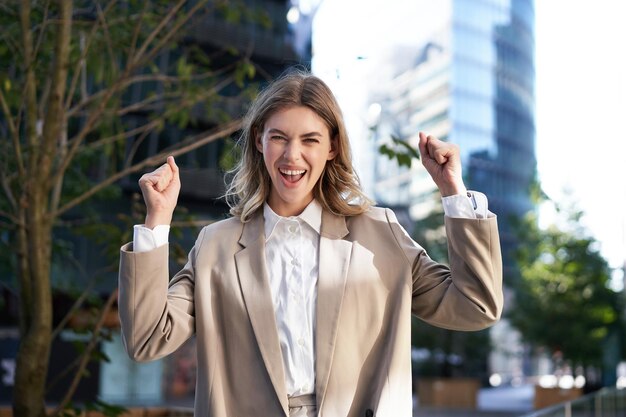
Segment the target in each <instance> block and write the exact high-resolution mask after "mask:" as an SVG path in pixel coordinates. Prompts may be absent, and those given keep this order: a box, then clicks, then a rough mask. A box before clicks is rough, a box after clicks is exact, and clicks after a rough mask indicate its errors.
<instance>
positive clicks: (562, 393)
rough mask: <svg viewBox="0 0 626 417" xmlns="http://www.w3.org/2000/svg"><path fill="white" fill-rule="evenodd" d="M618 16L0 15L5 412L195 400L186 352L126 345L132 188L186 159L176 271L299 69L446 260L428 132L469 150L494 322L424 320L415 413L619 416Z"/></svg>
mask: <svg viewBox="0 0 626 417" xmlns="http://www.w3.org/2000/svg"><path fill="white" fill-rule="evenodd" d="M625 18H626V6H625V5H624V3H623V2H621V1H620V0H596V1H593V2H592V1H590V0H573V1H565V0H558V1H557V0H553V1H536V2H535V1H532V0H442V1H437V2H433V1H425V0H385V1H382V0H380V1H378V0H369V1H356V0H287V1H284V0H240V1H204V2H203V1H180V2H170V1H158V0H146V1H112V2H98V1H95V0H91V1H87V0H86V1H81V2H78V1H75V2H73V3H72V2H69V1H59V2H54V3H53V2H46V1H34V2H32V1H30V2H29V1H22V2H20V1H17V0H10V1H9V2H6V3H3V4H2V5H0V23H1V24H2V27H3V33H2V35H0V105H1V110H2V112H0V137H1V138H2V145H1V146H2V152H0V161H1V166H0V168H1V169H0V175H1V178H0V179H1V180H2V186H3V187H2V193H0V227H1V229H0V245H2V250H1V251H0V285H1V286H0V291H1V296H2V297H1V298H0V311H1V313H0V407H2V406H4V407H5V408H3V409H6V408H9V407H10V406H11V403H12V402H13V404H14V405H15V404H18V403H19V404H22V405H23V406H24V407H25V408H24V410H26V409H29V407H31V406H28V403H29V402H30V401H34V403H33V404H35V405H32V407H31V408H32V409H37V407H40V405H41V404H42V402H43V401H44V399H45V400H46V404H48V405H50V406H51V407H52V410H51V413H56V414H57V415H61V414H62V413H63V412H70V411H68V410H73V411H71V412H73V413H75V414H79V413H80V412H81V411H82V410H96V411H99V412H101V413H103V414H106V415H117V414H120V413H122V412H123V411H124V407H127V408H133V407H152V408H154V409H159V410H163V409H166V408H167V409H172V408H173V407H183V408H185V407H191V406H192V405H193V396H194V385H195V345H194V341H193V340H190V341H189V342H188V343H187V344H186V345H184V346H183V348H181V349H180V350H179V351H177V352H176V353H174V354H173V355H170V356H169V357H167V358H164V359H162V360H159V361H156V362H152V363H146V364H138V363H134V362H132V361H130V360H129V359H128V357H127V355H126V353H125V352H124V348H123V346H122V343H121V339H120V334H119V322H118V320H117V310H116V305H115V303H116V287H117V282H116V280H117V270H116V268H117V262H118V259H119V258H118V251H119V247H120V246H121V245H122V244H123V243H125V242H127V241H129V240H131V239H132V237H131V236H132V225H133V224H139V223H142V222H143V217H144V215H145V212H144V208H143V207H142V200H141V195H140V192H139V188H138V186H137V180H138V178H139V176H140V175H141V173H143V172H145V171H147V170H149V169H151V167H153V166H156V165H159V164H161V163H162V162H163V160H164V159H165V156H166V155H169V154H174V155H176V156H177V161H178V163H179V165H180V166H181V179H182V184H183V186H182V190H181V197H180V202H179V209H178V210H177V213H176V218H175V219H174V223H173V228H172V232H171V238H170V240H171V241H172V244H171V252H172V270H174V269H175V268H177V267H180V265H181V264H182V263H184V262H185V260H186V254H187V252H188V251H189V250H190V248H191V246H192V245H193V242H194V240H195V236H196V235H197V233H198V231H199V229H200V227H202V226H203V225H205V224H208V223H210V222H213V221H216V220H219V219H222V218H224V217H226V215H227V212H228V209H227V206H226V205H225V203H224V201H223V199H222V198H221V195H222V194H223V192H224V175H225V174H224V173H225V172H226V171H227V170H228V169H230V168H232V166H233V163H234V161H235V160H236V158H237V156H238V148H237V146H236V143H235V142H236V139H237V132H238V130H239V127H240V125H241V124H240V123H241V121H240V117H241V116H242V115H243V113H244V111H245V109H246V108H247V106H248V104H249V103H250V100H251V99H252V98H253V97H254V95H255V94H256V92H257V91H258V89H259V88H262V87H263V86H264V85H265V84H267V82H269V81H270V80H272V79H273V78H275V77H277V76H279V75H280V74H281V73H283V72H284V71H285V70H286V69H288V68H290V67H292V66H300V67H304V68H308V69H310V70H311V71H312V72H313V73H314V74H316V75H318V76H319V77H321V78H322V79H323V80H324V81H326V82H327V83H328V84H329V85H330V86H331V88H332V89H333V91H334V92H335V94H336V96H337V98H338V100H339V102H340V104H341V106H342V109H343V112H344V116H345V118H346V121H347V124H348V129H349V135H350V140H351V145H352V150H353V157H354V163H355V166H356V169H357V172H358V174H359V176H360V179H361V182H362V185H363V187H364V189H365V190H366V192H367V194H368V195H370V196H371V197H372V198H373V199H375V200H376V201H377V203H378V204H379V205H382V206H388V207H391V208H393V209H394V211H395V212H396V213H397V215H398V218H399V219H400V221H401V223H402V224H403V226H404V227H405V229H406V230H407V231H408V232H409V233H410V234H411V235H412V236H413V237H414V238H415V240H416V241H418V242H419V243H420V244H422V245H423V246H424V247H425V248H426V250H427V251H428V252H429V254H430V255H431V257H433V258H435V259H437V260H439V261H442V262H446V261H447V248H446V241H445V235H444V230H443V209H442V206H441V200H440V196H439V195H438V193H437V192H436V187H435V185H434V183H433V182H432V181H431V180H430V178H429V177H428V175H427V173H426V172H425V170H424V169H423V168H422V167H421V165H420V162H419V160H418V159H417V158H416V155H415V149H416V148H417V134H418V132H420V131H424V132H427V133H429V134H432V135H435V136H437V137H439V138H441V139H443V140H446V141H450V142H453V143H456V144H458V145H459V146H460V148H461V152H462V157H463V167H464V176H465V181H466V184H467V186H468V188H470V189H475V190H478V191H482V192H484V193H485V194H486V195H487V196H488V198H489V206H490V210H491V211H493V212H494V213H496V214H497V215H498V224H499V229H500V237H501V243H502V250H503V257H504V259H503V260H504V266H505V268H504V280H505V296H506V301H505V313H504V317H503V320H502V321H501V322H500V323H498V324H497V325H496V326H494V327H493V328H491V329H489V330H487V331H482V332H452V331H444V330H441V329H436V328H432V327H430V326H428V325H426V324H424V323H422V322H420V321H419V320H418V319H414V323H413V330H414V331H413V336H412V344H413V353H412V355H413V356H412V359H413V375H414V391H415V415H416V416H417V415H442V416H443V415H502V416H517V415H524V414H525V413H530V412H531V411H533V410H534V409H544V408H545V407H548V406H552V405H554V404H557V403H561V402H563V401H571V400H574V399H576V398H578V399H579V400H576V401H578V402H579V403H581V404H582V403H583V402H586V403H585V404H591V402H590V401H599V400H598V398H603V399H606V398H609V400H606V401H612V402H614V403H615V404H618V403H619V402H620V401H621V403H619V404H621V407H622V408H620V409H619V410H621V411H616V414H614V415H623V414H619V412H623V410H624V409H625V408H626V399H624V394H623V391H622V389H623V388H625V387H626V362H624V359H625V358H626V339H625V337H626V324H625V322H624V319H625V312H626V307H625V306H626V304H625V303H624V302H625V301H626V300H625V299H624V280H625V276H626V274H625V272H626V211H625V210H624V207H625V206H626V182H625V181H624V179H625V178H626V156H625V155H626V145H625V143H626V141H625V140H624V139H625V138H624V137H623V135H624V134H623V133H622V131H623V129H622V126H621V125H622V124H623V120H625V119H626V75H624V74H626V58H625V57H624V54H623V52H621V51H622V49H623V47H622V45H621V41H622V40H623V39H626V26H625V25H624V24H623V22H624V19H625ZM64 22H65V23H67V22H71V26H70V25H66V24H65V23H64ZM47 321H49V322H50V324H49V325H47V326H41V323H42V322H44V323H45V322H47ZM38 349H39V350H38ZM48 357H49V358H50V361H49V364H48V360H47V358H48ZM30 364H36V366H33V367H32V368H33V369H30V367H29V365H30ZM29 372H30V373H29ZM35 374H36V375H39V377H37V378H34V377H32V375H35ZM29 375H30V377H29ZM29 384H30V385H29ZM31 385H32V386H31ZM35 387H39V388H35ZM24 392H27V393H29V394H28V395H26V396H24ZM33 393H38V394H36V395H35V394H33ZM25 397H28V399H27V398H25ZM33 398H34V400H33ZM37 401H39V402H37ZM603 401H605V400H603ZM37 404H39V405H37ZM119 407H122V408H119ZM616 407H618V406H617V405H616V406H615V407H614V408H615V409H617V408H616ZM64 410H65V411H64ZM24 415H29V414H24ZM32 415H34V414H32ZM590 415H591V414H590ZM596 415H598V414H596ZM599 415H610V414H599Z"/></svg>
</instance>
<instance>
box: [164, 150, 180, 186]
mask: <svg viewBox="0 0 626 417" xmlns="http://www.w3.org/2000/svg"><path fill="white" fill-rule="evenodd" d="M167 165H169V167H170V169H171V170H172V177H173V179H174V180H176V181H178V180H180V172H179V170H178V165H176V161H175V160H174V157H173V156H171V155H170V156H168V157H167Z"/></svg>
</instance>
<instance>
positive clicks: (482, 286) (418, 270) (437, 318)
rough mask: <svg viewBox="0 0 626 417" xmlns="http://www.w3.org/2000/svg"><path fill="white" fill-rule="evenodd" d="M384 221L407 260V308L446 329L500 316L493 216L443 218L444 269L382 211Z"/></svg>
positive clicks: (475, 326)
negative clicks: (447, 261)
mask: <svg viewBox="0 0 626 417" xmlns="http://www.w3.org/2000/svg"><path fill="white" fill-rule="evenodd" d="M388 221H389V223H390V226H391V229H392V232H393V233H394V236H395V238H396V240H397V242H398V244H399V245H400V248H401V250H402V252H403V253H404V255H405V256H406V258H407V261H408V262H409V265H410V267H411V275H412V298H413V299H412V304H411V305H412V311H413V314H415V315H416V316H418V317H419V318H421V319H422V320H424V321H426V322H428V323H430V324H432V325H435V326H438V327H443V328H447V329H451V330H466V331H468V330H481V329H484V328H486V327H489V326H491V325H493V324H494V323H496V322H497V321H498V320H499V319H500V315H501V314H502V307H503V295H502V255H501V251H500V239H499V235H498V226H497V219H496V217H490V218H487V219H465V218H451V217H446V218H445V228H446V234H447V239H448V254H449V259H450V267H448V266H446V265H443V264H440V263H437V262H435V261H434V260H432V259H431V258H430V257H429V256H428V254H427V253H426V251H425V250H424V249H423V248H422V247H421V246H419V245H418V244H417V243H415V241H413V239H411V237H410V236H409V235H408V234H407V233H406V231H405V230H404V229H403V228H402V227H401V226H400V225H399V223H398V221H397V219H396V217H395V215H394V214H393V212H392V211H391V210H388Z"/></svg>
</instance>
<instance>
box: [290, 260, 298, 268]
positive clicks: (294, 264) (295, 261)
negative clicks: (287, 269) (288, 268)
mask: <svg viewBox="0 0 626 417" xmlns="http://www.w3.org/2000/svg"><path fill="white" fill-rule="evenodd" d="M291 265H293V266H298V260H297V259H296V258H293V259H292V260H291Z"/></svg>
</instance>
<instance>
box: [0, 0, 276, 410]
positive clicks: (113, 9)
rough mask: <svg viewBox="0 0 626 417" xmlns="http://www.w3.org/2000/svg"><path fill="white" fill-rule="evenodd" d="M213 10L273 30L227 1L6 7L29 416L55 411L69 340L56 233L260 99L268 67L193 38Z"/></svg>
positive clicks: (6, 195)
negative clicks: (57, 305) (175, 135)
mask: <svg viewBox="0 0 626 417" xmlns="http://www.w3.org/2000/svg"><path fill="white" fill-rule="evenodd" d="M210 14H219V15H220V16H222V17H223V18H224V19H226V20H228V19H231V20H236V19H244V18H246V19H257V22H258V24H262V25H265V24H267V23H268V22H267V18H266V17H265V15H264V14H262V13H256V12H253V11H250V10H248V9H246V8H243V7H242V6H236V7H235V6H232V5H230V4H229V3H228V2H227V1H219V0H216V1H208V0H197V1H184V0H181V1H176V2H171V1H165V0H144V1H140V0H126V1H117V0H111V1H106V2H103V1H98V0H85V1H79V2H75V3H74V2H73V1H72V0H58V1H31V0H22V1H18V0H9V1H8V2H2V4H1V5H0V25H1V27H2V29H3V30H2V34H1V35H0V138H1V141H0V147H1V149H0V161H1V162H0V183H1V184H2V193H1V194H0V195H1V196H2V198H1V199H0V226H2V229H4V230H6V231H7V232H8V233H7V234H6V235H7V236H8V241H7V242H6V243H8V244H7V246H8V247H9V248H10V249H12V252H11V253H10V254H9V261H10V262H11V265H12V267H13V268H12V269H13V270H14V271H15V276H16V278H17V284H18V288H19V311H20V314H19V316H20V323H19V329H20V346H19V351H18V355H17V364H16V375H15V387H14V402H13V410H14V414H15V415H17V416H25V417H35V416H37V417H39V416H43V415H45V414H46V412H45V409H44V403H45V392H46V386H45V383H46V376H47V373H48V358H49V353H50V346H51V341H52V338H53V337H54V335H56V334H58V329H53V328H52V327H53V326H52V323H53V322H52V317H53V314H54V311H53V305H52V288H51V262H52V261H51V260H52V258H53V252H54V250H53V249H54V242H53V233H54V231H55V228H57V227H58V226H59V224H60V222H61V220H62V218H63V216H64V215H67V214H68V213H69V212H70V211H77V210H78V209H83V208H84V207H86V203H87V202H88V201H89V200H90V199H92V198H93V197H94V196H98V195H101V194H102V193H103V192H106V191H107V190H109V191H110V190H111V189H112V187H113V186H114V185H115V184H116V182H118V181H119V180H120V179H122V178H124V177H126V176H128V175H129V174H131V173H135V172H138V171H141V170H144V169H145V168H146V167H148V166H154V165H156V164H159V163H162V162H163V161H164V159H165V157H166V156H167V155H175V156H176V155H181V154H183V153H185V152H188V151H190V150H193V149H196V148H198V147H200V146H202V145H204V144H207V143H209V142H211V141H214V140H217V139H220V138H224V137H228V136H229V135H231V134H233V133H234V132H236V131H237V130H238V129H239V127H240V121H239V120H229V119H228V117H227V116H228V114H227V112H226V111H224V109H225V108H227V107H228V104H229V102H233V101H237V100H239V101H241V97H247V96H248V95H249V94H250V90H248V89H245V88H243V87H244V81H245V80H246V79H247V78H251V77H254V76H255V67H254V65H253V64H252V63H251V62H250V61H249V59H248V58H247V57H246V56H243V55H241V54H239V53H238V52H237V51H234V50H232V49H225V50H224V51H220V54H221V55H220V57H221V58H222V59H218V57H216V56H215V55H208V54H207V52H206V51H205V50H203V49H202V48H198V47H196V46H194V43H193V42H186V40H187V39H188V38H186V37H185V36H187V37H189V36H191V35H190V33H192V32H191V31H190V29H193V28H194V27H195V25H197V24H198V23H199V22H200V21H201V19H202V18H203V17H205V16H207V15H210ZM225 56H226V57H228V56H230V57H231V58H232V59H224V57H225ZM215 62H220V63H221V64H223V65H221V66H217V65H216V64H215ZM234 91H236V93H235V92H234ZM194 124H197V126H196V129H195V130H194V133H193V134H190V135H188V136H187V137H184V138H183V139H182V140H179V141H171V142H170V144H169V146H166V147H161V148H159V149H157V151H156V153H152V154H149V153H148V156H146V157H140V156H139V155H140V154H141V152H140V151H139V150H140V148H141V146H143V145H145V143H146V142H147V140H146V138H150V137H151V135H157V136H158V135H159V134H160V133H161V132H163V131H164V129H166V128H168V127H169V126H172V125H174V126H176V127H178V128H180V129H183V130H185V129H186V130H187V131H189V130H190V129H187V128H188V127H191V126H192V125H194ZM82 301H84V297H83V298H82V299H81V298H79V300H77V303H76V305H75V307H76V306H79V305H80V303H81V302H82ZM114 301H115V293H112V294H111V296H110V297H109V298H108V300H107V301H106V303H105V305H104V308H103V310H102V314H101V316H100V319H99V320H97V321H96V323H95V324H94V328H93V329H92V333H93V338H92V342H90V343H89V344H88V346H87V348H86V352H85V355H84V357H83V358H82V359H81V360H80V363H79V364H78V366H77V368H76V377H75V378H74V380H73V383H72V384H71V386H70V388H69V389H68V392H67V394H66V396H65V397H64V398H62V399H61V401H60V403H59V405H58V407H57V408H56V410H54V412H53V414H54V415H58V414H60V413H61V412H62V410H63V409H64V408H65V407H66V406H67V405H68V404H69V403H70V399H71V396H72V392H73V389H75V388H76V384H77V383H78V380H79V379H80V377H81V375H82V374H83V373H84V369H85V364H86V363H87V362H88V361H89V358H90V353H91V352H92V351H93V349H94V347H95V340H96V339H97V337H98V335H99V333H100V329H101V325H102V320H103V317H104V313H105V312H106V310H107V309H108V308H110V306H111V305H112V304H113V302H114ZM74 311H75V308H74V309H72V311H71V312H70V313H72V312H74ZM66 321H67V320H65V319H64V320H61V323H62V324H63V323H65V322H66Z"/></svg>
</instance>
